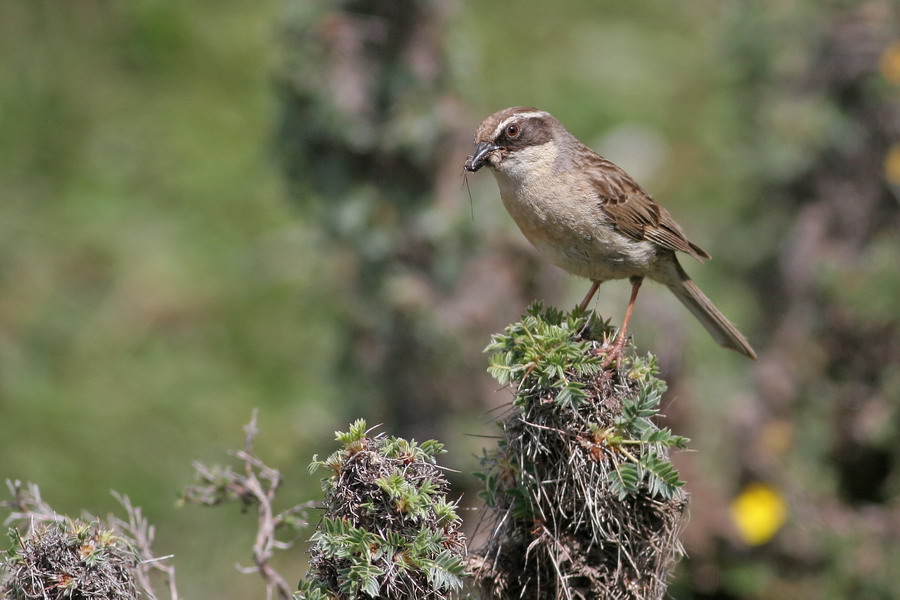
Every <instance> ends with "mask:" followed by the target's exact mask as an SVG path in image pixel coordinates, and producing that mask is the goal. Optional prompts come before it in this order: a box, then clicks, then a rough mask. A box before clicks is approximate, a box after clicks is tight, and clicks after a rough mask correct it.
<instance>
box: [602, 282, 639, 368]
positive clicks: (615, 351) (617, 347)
mask: <svg viewBox="0 0 900 600" xmlns="http://www.w3.org/2000/svg"><path fill="white" fill-rule="evenodd" d="M643 282H644V278H643V277H632V278H631V300H629V301H628V308H626V309H625V318H624V319H623V320H622V328H621V329H619V335H617V336H616V342H615V344H613V347H612V350H611V351H610V352H609V354H607V355H606V358H605V359H604V360H603V367H608V366H609V365H610V364H612V362H613V361H614V360H618V359H619V358H621V357H622V350H623V349H624V348H625V338H626V332H627V331H628V323H629V322H630V321H631V312H632V311H633V310H634V302H635V300H637V295H638V290H639V289H641V284H642V283H643Z"/></svg>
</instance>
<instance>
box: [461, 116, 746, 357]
mask: <svg viewBox="0 0 900 600" xmlns="http://www.w3.org/2000/svg"><path fill="white" fill-rule="evenodd" d="M485 165H488V166H490V167H491V168H492V169H493V172H494V177H495V178H496V179H497V185H498V186H499V188H500V198H501V199H502V200H503V205H504V206H505V207H506V210H507V211H508V212H509V214H510V215H511V216H512V218H513V220H514V221H515V222H516V224H517V225H518V226H519V229H520V230H521V231H522V233H523V234H525V237H526V238H528V241H529V242H531V243H532V244H533V245H534V247H535V248H537V250H538V251H539V252H540V253H541V254H542V255H543V256H544V257H545V258H547V259H548V260H549V261H550V262H552V263H553V264H555V265H557V266H559V267H562V268H563V269H565V270H566V271H569V272H570V273H574V274H575V275H580V276H581V277H586V278H588V279H590V280H591V281H592V282H593V284H592V285H591V288H590V290H588V293H587V295H586V296H585V297H584V300H582V301H581V308H582V310H583V309H586V308H587V306H588V303H589V302H590V301H591V298H593V296H594V294H595V293H596V291H597V288H598V287H599V285H600V284H601V283H602V282H604V281H607V280H610V279H624V278H626V277H627V278H629V279H630V280H631V285H632V288H631V300H630V301H629V303H628V308H627V309H626V311H625V318H624V320H623V322H622V327H621V329H620V330H619V335H618V336H617V338H616V342H615V344H614V346H613V349H612V352H610V353H609V354H608V355H607V356H608V358H607V364H608V363H609V362H611V361H612V360H614V359H616V358H618V357H619V356H620V355H621V353H622V348H623V347H624V344H625V334H626V331H627V329H628V322H629V321H630V320H631V312H632V310H633V308H634V302H635V300H636V299H637V294H638V290H639V289H640V287H641V283H642V282H643V280H644V277H649V278H650V279H653V280H655V281H658V282H660V283H662V284H663V285H665V286H666V287H668V288H669V289H670V290H672V293H673V294H675V297H676V298H678V299H679V300H681V302H682V303H683V304H684V305H685V306H686V307H687V308H688V310H689V311H691V313H692V314H693V315H694V316H695V317H697V319H698V320H699V321H700V322H701V323H702V324H703V326H704V327H706V329H707V331H709V333H710V334H711V335H712V337H713V338H714V339H715V340H716V341H717V342H718V343H719V344H721V345H722V346H724V347H726V348H730V349H732V350H736V351H737V352H740V353H741V354H743V355H745V356H748V357H750V358H753V359H755V358H756V352H754V351H753V348H751V347H750V344H749V343H748V342H747V340H746V338H744V336H743V335H741V333H740V332H739V331H738V330H737V329H736V328H735V326H734V325H732V324H731V323H730V322H729V321H728V319H726V318H725V316H724V315H722V313H721V312H719V310H718V309H717V308H716V307H715V306H714V305H713V303H712V302H711V301H710V300H709V298H707V297H706V296H705V295H704V294H703V292H701V291H700V288H698V287H697V285H696V284H695V283H694V282H693V281H692V280H691V278H690V277H688V275H687V273H685V272H684V269H682V268H681V265H680V264H679V263H678V259H677V258H676V256H675V253H676V252H684V253H686V254H688V255H689V256H692V257H694V258H696V259H697V260H698V261H701V262H702V261H703V260H704V259H707V258H710V256H709V254H707V253H706V252H705V251H704V250H703V249H702V248H700V247H699V246H698V245H697V244H695V243H693V242H692V241H690V240H689V239H687V236H686V235H685V233H684V231H683V230H682V229H681V227H680V226H679V225H678V223H676V222H675V220H674V219H672V217H671V215H669V212H668V211H667V210H666V209H665V208H663V207H661V206H660V205H658V204H657V203H656V202H654V201H653V199H652V198H651V197H650V195H649V194H648V193H647V192H645V191H644V190H643V189H641V186H639V185H638V184H637V183H636V182H635V181H634V180H633V179H632V178H631V177H630V176H629V175H628V174H627V173H626V172H625V171H623V170H622V169H620V168H619V167H617V166H616V165H614V164H613V163H611V162H610V161H608V160H606V159H605V158H603V157H602V156H600V155H599V154H597V153H596V152H594V151H593V150H591V149H590V148H588V147H587V146H585V145H584V144H583V143H581V142H580V141H578V139H577V138H576V137H575V136H574V135H572V134H571V133H570V132H569V130H568V129H566V128H565V127H564V126H563V125H562V124H561V123H560V122H559V121H558V120H556V119H555V118H554V117H553V116H552V115H551V114H549V113H547V112H544V111H542V110H538V109H536V108H530V107H524V106H514V107H511V108H507V109H504V110H501V111H499V112H496V113H494V114H492V115H491V116H489V117H488V118H486V119H485V120H484V121H483V122H482V123H481V125H480V126H479V127H478V131H477V132H476V133H475V154H474V156H471V157H470V158H469V159H468V160H467V161H466V164H465V169H466V170H467V171H471V172H474V171H477V170H478V169H480V168H481V167H483V166H485Z"/></svg>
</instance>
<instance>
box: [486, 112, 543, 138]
mask: <svg viewBox="0 0 900 600" xmlns="http://www.w3.org/2000/svg"><path fill="white" fill-rule="evenodd" d="M546 116H547V113H546V112H544V111H542V110H537V111H532V112H525V113H518V114H515V115H513V116H511V117H506V118H505V119H503V121H502V122H501V123H500V124H499V125H497V127H496V128H495V129H494V133H493V135H491V139H492V140H494V139H497V136H498V135H500V132H501V131H503V129H504V128H505V127H506V126H507V125H509V123H510V122H511V121H518V120H524V119H531V118H533V117H546Z"/></svg>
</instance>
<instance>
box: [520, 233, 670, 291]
mask: <svg viewBox="0 0 900 600" xmlns="http://www.w3.org/2000/svg"><path fill="white" fill-rule="evenodd" d="M522 232H523V233H525V230H524V229H523V230H522ZM525 237H527V238H528V240H529V241H530V242H531V243H532V244H533V245H534V247H535V248H537V250H538V251H539V252H540V253H541V254H542V255H543V256H544V257H546V258H547V260H549V261H550V262H552V263H553V264H555V265H556V266H558V267H561V268H563V269H565V270H566V271H568V272H570V273H572V274H574V275H579V276H581V277H586V278H588V279H593V280H595V281H607V280H610V279H624V278H627V277H632V276H637V275H644V274H646V273H647V272H648V271H650V270H652V267H653V263H654V261H655V259H656V248H655V247H654V246H653V245H652V244H651V243H649V242H639V241H636V240H634V239H630V238H627V239H626V238H625V236H623V235H622V234H620V233H619V232H617V231H615V230H613V229H610V230H609V231H605V232H602V234H601V235H600V236H598V235H596V234H585V233H584V232H573V235H572V236H568V235H566V236H561V237H564V238H565V239H559V238H556V239H552V238H550V237H549V236H546V235H543V234H542V233H540V232H538V233H535V232H531V233H530V234H529V233H525Z"/></svg>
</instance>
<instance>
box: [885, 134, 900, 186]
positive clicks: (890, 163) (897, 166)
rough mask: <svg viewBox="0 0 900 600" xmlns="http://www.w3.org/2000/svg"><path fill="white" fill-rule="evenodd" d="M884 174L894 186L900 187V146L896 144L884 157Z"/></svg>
mask: <svg viewBox="0 0 900 600" xmlns="http://www.w3.org/2000/svg"><path fill="white" fill-rule="evenodd" d="M884 174H885V176H886V177H887V180H888V181H889V182H891V184H892V185H900V144H894V145H893V146H891V148H890V150H888V153H887V156H886V157H884Z"/></svg>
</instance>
